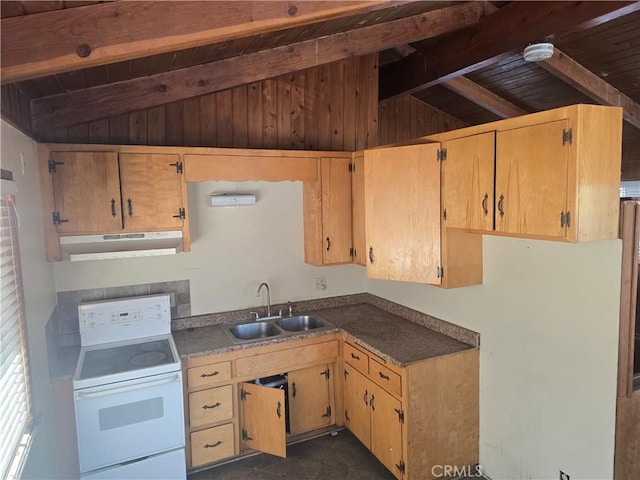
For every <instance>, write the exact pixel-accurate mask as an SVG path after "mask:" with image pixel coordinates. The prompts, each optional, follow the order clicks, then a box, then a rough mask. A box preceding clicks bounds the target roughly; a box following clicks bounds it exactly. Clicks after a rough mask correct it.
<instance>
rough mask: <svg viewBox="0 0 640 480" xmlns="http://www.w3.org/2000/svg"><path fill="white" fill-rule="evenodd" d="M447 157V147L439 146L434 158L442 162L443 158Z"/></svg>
mask: <svg viewBox="0 0 640 480" xmlns="http://www.w3.org/2000/svg"><path fill="white" fill-rule="evenodd" d="M446 159H447V149H446V148H439V149H438V152H437V153H436V160H438V161H439V162H442V161H443V160H446Z"/></svg>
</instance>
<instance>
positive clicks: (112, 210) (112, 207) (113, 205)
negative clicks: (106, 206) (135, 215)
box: [111, 198, 116, 217]
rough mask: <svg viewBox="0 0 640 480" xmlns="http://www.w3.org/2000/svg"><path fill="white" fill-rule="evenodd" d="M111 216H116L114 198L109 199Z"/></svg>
mask: <svg viewBox="0 0 640 480" xmlns="http://www.w3.org/2000/svg"><path fill="white" fill-rule="evenodd" d="M111 216H112V217H115V216H116V200H115V198H112V199H111Z"/></svg>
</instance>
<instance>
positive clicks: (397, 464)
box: [396, 460, 405, 473]
mask: <svg viewBox="0 0 640 480" xmlns="http://www.w3.org/2000/svg"><path fill="white" fill-rule="evenodd" d="M396 468H397V469H398V470H400V472H402V473H404V469H405V466H404V461H403V460H400V463H396Z"/></svg>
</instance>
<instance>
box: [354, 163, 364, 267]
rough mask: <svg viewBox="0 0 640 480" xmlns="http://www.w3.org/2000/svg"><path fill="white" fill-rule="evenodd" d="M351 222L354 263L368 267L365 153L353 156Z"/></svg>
mask: <svg viewBox="0 0 640 480" xmlns="http://www.w3.org/2000/svg"><path fill="white" fill-rule="evenodd" d="M351 209H352V211H351V221H352V231H353V261H354V262H355V263H357V264H358V265H362V266H363V267H366V266H367V241H366V239H365V238H366V237H365V227H364V226H365V221H364V152H357V153H354V154H353V161H352V164H351Z"/></svg>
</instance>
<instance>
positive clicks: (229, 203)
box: [209, 193, 256, 207]
mask: <svg viewBox="0 0 640 480" xmlns="http://www.w3.org/2000/svg"><path fill="white" fill-rule="evenodd" d="M209 198H210V199H211V206H212V207H243V206H248V205H255V204H256V196H255V195H254V194H252V193H242V194H222V195H210V196H209Z"/></svg>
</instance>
